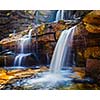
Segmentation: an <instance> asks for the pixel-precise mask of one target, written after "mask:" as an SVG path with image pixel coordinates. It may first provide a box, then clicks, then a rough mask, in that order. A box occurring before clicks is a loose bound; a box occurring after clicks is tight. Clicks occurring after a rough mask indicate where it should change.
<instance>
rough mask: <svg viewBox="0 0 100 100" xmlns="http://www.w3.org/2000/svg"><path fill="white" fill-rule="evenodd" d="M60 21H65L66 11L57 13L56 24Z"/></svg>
mask: <svg viewBox="0 0 100 100" xmlns="http://www.w3.org/2000/svg"><path fill="white" fill-rule="evenodd" d="M59 20H64V10H58V11H57V14H56V19H55V22H58V21H59Z"/></svg>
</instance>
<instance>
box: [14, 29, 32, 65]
mask: <svg viewBox="0 0 100 100" xmlns="http://www.w3.org/2000/svg"><path fill="white" fill-rule="evenodd" d="M31 33H32V29H31V30H30V31H29V33H28V35H25V36H23V37H22V38H21V39H19V41H18V46H19V48H20V53H19V54H18V55H17V56H16V57H15V60H14V66H21V64H22V60H23V59H25V57H27V56H29V55H30V54H31V53H29V52H28V53H27V52H26V49H25V48H26V47H27V46H28V45H29V44H30V43H31Z"/></svg>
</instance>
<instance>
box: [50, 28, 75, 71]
mask: <svg viewBox="0 0 100 100" xmlns="http://www.w3.org/2000/svg"><path fill="white" fill-rule="evenodd" d="M75 28H76V26H74V27H72V28H70V29H68V30H64V31H63V32H62V33H61V36H60V38H59V40H58V42H57V44H56V47H55V50H54V53H53V56H52V60H51V64H50V71H51V72H54V73H56V72H59V71H60V70H61V68H62V67H63V66H65V64H66V63H68V61H69V57H70V53H71V52H70V50H71V45H72V42H73V35H74V31H75Z"/></svg>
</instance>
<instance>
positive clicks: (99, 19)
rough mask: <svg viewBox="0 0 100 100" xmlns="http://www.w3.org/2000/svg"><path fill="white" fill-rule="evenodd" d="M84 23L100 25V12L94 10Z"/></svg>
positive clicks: (85, 18)
mask: <svg viewBox="0 0 100 100" xmlns="http://www.w3.org/2000/svg"><path fill="white" fill-rule="evenodd" d="M83 22H84V23H88V24H95V25H100V10H94V11H92V12H90V13H89V14H87V15H86V16H85V17H84V19H83Z"/></svg>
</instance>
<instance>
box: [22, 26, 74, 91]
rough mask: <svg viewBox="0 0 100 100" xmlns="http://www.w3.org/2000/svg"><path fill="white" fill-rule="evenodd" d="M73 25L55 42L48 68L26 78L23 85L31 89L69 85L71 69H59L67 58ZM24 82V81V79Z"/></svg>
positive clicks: (71, 40)
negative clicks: (35, 75)
mask: <svg viewBox="0 0 100 100" xmlns="http://www.w3.org/2000/svg"><path fill="white" fill-rule="evenodd" d="M75 27H76V26H74V27H72V28H70V29H68V30H64V31H63V32H62V33H61V36H60V38H59V40H58V42H57V44H56V47H55V50H54V54H53V57H52V60H51V64H50V69H49V71H47V72H42V73H38V75H37V76H38V77H36V78H34V77H33V78H31V79H29V80H26V84H25V85H24V87H30V88H31V89H55V88H57V87H59V86H64V85H66V86H67V85H69V84H71V82H72V78H70V77H69V76H70V75H73V73H72V72H71V69H70V68H68V67H67V70H61V68H62V67H63V66H64V64H65V62H66V61H68V60H67V59H69V54H68V53H69V51H70V48H71V46H72V42H73V35H74V31H75ZM24 82H25V81H24Z"/></svg>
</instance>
